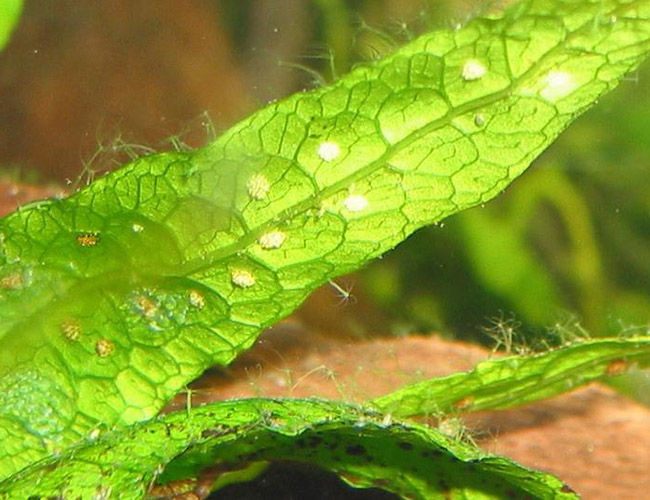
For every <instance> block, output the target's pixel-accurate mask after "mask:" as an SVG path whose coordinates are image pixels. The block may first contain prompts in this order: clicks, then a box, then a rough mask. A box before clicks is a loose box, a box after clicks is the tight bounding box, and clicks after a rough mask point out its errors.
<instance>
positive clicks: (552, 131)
mask: <svg viewBox="0 0 650 500" xmlns="http://www.w3.org/2000/svg"><path fill="white" fill-rule="evenodd" d="M649 19H650V0H633V1H630V2H617V1H613V0H603V1H601V0H598V1H584V0H580V1H554V0H531V1H527V2H523V3H520V4H517V5H515V6H513V7H512V8H511V9H510V10H508V11H507V12H506V13H505V14H500V15H489V16H486V17H482V18H477V19H475V20H473V21H471V22H469V23H467V24H466V25H465V26H464V27H462V28H459V29H456V30H447V31H437V32H433V33H431V34H428V35H424V36H422V37H420V38H418V39H417V40H415V41H414V42H412V43H411V44H409V45H407V46H405V47H404V48H402V49H401V50H399V51H397V52H395V53H394V54H393V55H392V56H390V57H388V58H386V59H384V60H382V61H378V62H375V63H372V64H369V65H366V66H362V67H359V68H357V69H355V70H354V71H353V72H351V73H350V74H349V75H347V76H345V77H344V78H341V79H340V80H338V81H337V82H336V83H334V84H333V85H331V86H329V87H325V88H322V89H318V90H314V91H311V92H304V93H298V94H296V95H294V96H291V97H289V98H287V99H285V100H283V101H280V102H278V103H274V104H272V105H270V106H268V107H266V108H264V109H262V110H260V111H258V112H257V113H255V114H253V115H252V116H251V117H249V118H248V119H246V120H244V121H242V122H241V123H239V124H237V125H236V126H234V127H233V128H232V129H230V130H228V131H227V132H225V133H224V134H223V135H221V136H220V137H219V138H218V139H216V140H215V141H214V142H213V143H211V144H209V145H208V146H206V147H205V148H203V149H199V150H196V151H193V152H169V153H161V154H157V155H152V156H148V157H144V158H140V159H138V160H136V161H134V162H133V163H131V164H129V165H127V166H126V167H124V168H122V169H121V170H119V171H117V172H114V173H112V174H110V175H108V176H105V177H103V178H101V179H99V180H97V181H96V182H94V183H93V184H92V185H90V186H88V187H87V188H85V189H83V190H81V191H79V192H77V193H75V194H74V195H72V196H70V197H69V198H67V199H64V200H52V201H46V202H40V203H36V204H33V205H30V206H26V207H23V208H22V209H20V210H18V211H17V212H15V213H14V214H11V215H9V216H8V217H5V218H4V219H2V220H1V221H0V262H1V263H2V269H1V271H0V299H1V300H0V442H1V443H2V446H1V447H0V478H1V477H8V476H11V475H12V474H13V473H15V472H16V471H19V470H21V469H22V468H24V467H26V466H28V465H29V464H30V463H32V462H33V461H36V460H38V459H41V458H43V457H45V456H47V455H49V454H52V453H56V452H60V451H61V450H63V449H65V448H66V447H67V446H68V445H70V444H71V443H74V442H77V441H80V440H82V439H83V438H85V437H87V436H89V435H91V434H92V435H95V434H96V433H97V432H103V431H104V430H105V429H107V428H112V427H114V426H123V425H128V424H132V423H134V422H137V421H142V420H146V419H149V418H151V417H153V416H154V415H156V413H157V412H158V411H159V410H160V408H161V407H162V406H163V405H164V404H165V402H166V401H168V400H169V398H170V397H171V396H173V395H174V394H175V393H176V392H177V391H179V390H180V389H181V388H183V387H184V386H185V385H186V384H187V383H188V382H189V381H191V380H192V379H194V378H195V377H197V376H198V375H199V374H200V373H201V372H202V371H203V370H204V369H205V368H207V367H208V366H210V365H212V364H215V363H218V364H226V363H228V362H230V361H231V360H232V359H233V358H234V357H235V356H236V355H237V354H238V353H240V352H242V351H243V350H245V349H246V348H248V347H249V346H250V345H251V344H252V343H253V342H254V340H255V338H256V336H257V335H258V334H259V332H260V331H261V330H262V329H263V328H265V327H267V326H269V325H272V324H273V323H275V322H277V321H278V320H279V319H281V318H282V317H284V316H286V315H287V314H289V313H290V312H291V311H293V310H294V309H295V308H296V307H297V306H298V305H299V304H300V303H301V302H302V301H303V300H304V299H305V297H306V296H307V295H308V294H309V293H310V291H311V290H313V289H314V288H315V287H317V286H319V285H321V284H323V283H325V282H327V280H328V279H331V278H332V277H334V276H337V275H340V274H343V273H346V272H349V271H351V270H353V269H356V268H359V267H360V266H362V265H363V264H365V263H366V262H368V261H369V260H371V259H372V258H374V257H377V256H379V255H381V254H382V253H384V252H386V251H387V250H389V249H391V248H392V247H394V246H395V245H397V244H398V243H399V242H400V241H402V240H403V239H404V238H406V237H407V236H408V235H409V234H411V233H412V232H413V231H415V230H416V229H418V228H419V227H421V226H423V225H426V224H431V223H434V222H436V221H439V220H441V219H443V218H445V217H447V216H449V215H451V214H453V213H456V212H458V211H461V210H464V209H466V208H469V207H471V206H475V205H477V204H480V203H483V202H485V201H487V200H489V199H491V198H492V197H494V196H496V195H497V194H498V193H499V192H501V191H502V190H503V189H504V188H505V187H506V186H507V185H508V184H509V183H510V182H511V181H513V180H514V179H515V178H516V177H517V176H518V175H520V174H521V173H522V172H523V171H524V170H525V169H526V168H527V167H528V166H529V164H530V163H531V161H532V160H533V159H534V158H535V157H536V156H537V155H539V154H540V153H541V152H542V151H543V150H544V149H545V148H546V147H547V146H548V145H549V144H550V143H551V142H552V141H553V140H554V138H555V137H556V136H557V135H558V134H559V133H560V132H561V131H562V130H563V129H564V128H565V127H566V126H567V125H568V124H569V123H570V122H571V121H572V120H574V119H575V118H576V117H577V116H578V115H579V114H580V113H582V112H583V111H584V110H586V109H587V108H588V107H589V106H590V105H592V104H593V103H594V102H595V101H596V99H597V98H598V97H599V96H600V95H602V94H603V93H604V92H606V91H608V90H611V89H612V88H613V87H614V86H616V84H617V83H618V81H619V80H620V79H621V78H622V77H623V76H624V75H625V74H626V73H628V72H629V71H631V70H633V69H634V68H636V67H637V66H638V64H639V63H640V62H641V61H642V60H643V58H644V57H645V56H646V54H647V52H648V51H649V50H650V21H649Z"/></svg>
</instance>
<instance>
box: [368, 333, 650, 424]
mask: <svg viewBox="0 0 650 500" xmlns="http://www.w3.org/2000/svg"><path fill="white" fill-rule="evenodd" d="M649 362H650V338H648V337H640V338H629V339H600V340H592V341H585V342H579V343H575V344H570V345H566V346H564V347H560V348H557V349H554V350H551V351H548V352H544V353H542V354H538V355H530V356H513V357H507V358H501V359H494V360H488V361H483V362H481V363H479V364H478V365H477V366H476V367H475V368H474V369H473V370H472V371H470V372H467V373H455V374H453V375H449V376H447V377H441V378H436V379H431V380H425V381H422V382H418V383H416V384H412V385H409V386H406V387H403V388H401V389H398V390H397V391H395V392H392V393H390V394H387V395H385V396H381V397H379V398H376V399H375V400H373V401H372V403H371V404H372V405H373V406H374V407H376V408H377V409H379V410H381V411H383V412H387V413H389V414H391V415H394V416H396V417H400V418H403V417H412V416H417V415H441V414H445V413H452V412H457V411H462V412H468V411H480V410H499V409H504V408H511V407H514V406H520V405H524V404H528V403H532V402H534V401H538V400H540V399H546V398H550V397H552V396H557V395H558V394H562V393H564V392H567V391H570V390H573V389H576V388H578V387H579V386H581V385H584V384H586V383H588V382H592V381H594V380H597V379H599V378H602V377H605V376H616V375H620V374H622V373H624V372H625V371H626V370H627V369H628V368H629V366H630V365H631V364H633V363H642V364H646V365H647V364H648V363H649Z"/></svg>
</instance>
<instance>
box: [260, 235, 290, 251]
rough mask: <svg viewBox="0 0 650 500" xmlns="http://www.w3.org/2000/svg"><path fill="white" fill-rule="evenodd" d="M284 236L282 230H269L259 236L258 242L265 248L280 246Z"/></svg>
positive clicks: (270, 248)
mask: <svg viewBox="0 0 650 500" xmlns="http://www.w3.org/2000/svg"><path fill="white" fill-rule="evenodd" d="M286 238H287V235H286V234H284V233H283V232H282V231H270V232H268V233H265V234H263V235H262V236H260V239H259V240H258V243H259V244H260V246H261V247H262V248H264V249H265V250H272V249H274V248H280V247H281V246H282V244H283V243H284V240H285V239H286Z"/></svg>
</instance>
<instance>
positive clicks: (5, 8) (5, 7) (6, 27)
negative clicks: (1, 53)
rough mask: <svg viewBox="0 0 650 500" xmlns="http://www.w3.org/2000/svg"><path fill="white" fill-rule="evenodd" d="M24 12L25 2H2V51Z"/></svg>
mask: <svg viewBox="0 0 650 500" xmlns="http://www.w3.org/2000/svg"><path fill="white" fill-rule="evenodd" d="M22 10H23V0H2V2H0V50H2V49H4V47H5V45H7V42H9V38H10V37H11V32H12V31H13V29H14V27H15V26H16V24H17V23H18V19H19V18H20V12H21V11H22Z"/></svg>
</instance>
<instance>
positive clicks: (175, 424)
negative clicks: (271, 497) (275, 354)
mask: <svg viewBox="0 0 650 500" xmlns="http://www.w3.org/2000/svg"><path fill="white" fill-rule="evenodd" d="M382 419H383V416H382V415H381V414H378V413H374V412H370V411H368V410H364V409H362V408H359V407H354V406H349V405H343V404H339V403H332V402H327V401H320V400H263V399H252V400H240V401H229V402H222V403H217V404H213V405H209V406H204V407H200V408H196V409H192V410H191V415H190V416H189V417H188V415H186V414H185V413H184V412H181V413H176V414H171V415H168V416H166V417H164V418H162V419H157V420H153V421H150V422H148V423H145V424H142V425H136V426H134V427H133V428H130V429H126V430H122V431H114V432H112V433H109V434H108V435H106V436H105V437H103V438H99V439H98V440H97V441H96V442H91V443H88V444H86V445H84V446H80V447H77V448H75V449H73V450H70V451H69V452H67V453H66V454H64V455H63V456H61V457H57V458H53V459H49V460H46V461H44V462H42V463H39V464H36V465H35V466H32V467H30V468H28V469H25V470H24V471H23V472H21V473H19V474H17V475H16V476H15V477H14V478H12V479H10V480H8V481H5V482H2V483H0V498H29V497H30V496H39V497H48V498H54V497H56V498H59V497H64V498H81V499H90V498H109V497H110V498H112V497H111V495H115V494H116V493H117V492H120V493H119V495H120V496H119V498H121V499H124V500H126V499H134V500H135V499H141V498H144V497H145V496H146V495H147V492H148V491H151V492H152V494H153V490H152V488H151V487H152V485H153V483H154V480H156V479H157V481H158V483H159V484H169V485H172V484H173V482H174V481H180V480H188V479H196V478H197V477H198V476H199V473H200V471H201V470H202V469H204V468H206V467H210V466H212V467H220V468H221V470H224V471H227V470H229V469H231V468H232V467H233V466H234V467H243V466H245V465H246V464H247V463H254V462H260V461H273V460H292V461H300V462H308V463H312V464H315V465H318V466H321V467H324V468H327V469H330V470H332V471H334V472H336V473H337V474H339V475H341V477H343V478H344V479H345V480H346V481H348V482H349V483H350V484H352V485H355V486H358V487H371V486H381V487H383V488H385V489H390V490H391V491H393V492H395V493H398V494H400V495H401V496H403V497H405V498H413V499H426V500H435V499H455V498H458V499H464V498H475V499H479V498H480V499H490V498H492V499H502V498H531V497H534V498H539V499H570V498H577V496H576V495H575V494H573V493H572V492H571V490H570V489H569V488H568V487H567V486H566V485H564V484H563V483H562V482H561V481H559V480H558V479H556V478H554V477H553V476H551V475H549V474H544V473H540V472H534V471H531V470H528V469H525V468H523V467H521V466H519V465H517V464H515V463H513V462H511V461H510V460H508V459H505V458H501V457H495V456H490V455H485V454H481V453H480V452H478V451H477V450H474V449H473V448H470V447H468V446H466V445H463V444H460V443H457V442H453V441H451V440H449V439H448V438H446V437H444V436H443V435H442V434H439V433H438V432H437V431H435V430H433V429H430V428H428V427H425V426H421V425H417V424H404V423H398V422H393V423H390V424H387V423H384V422H382ZM163 467H166V469H165V470H164V471H163V472H162V476H160V477H158V478H157V476H158V475H159V474H160V473H161V471H162V468H163ZM2 495H4V497H3V496H2Z"/></svg>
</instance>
